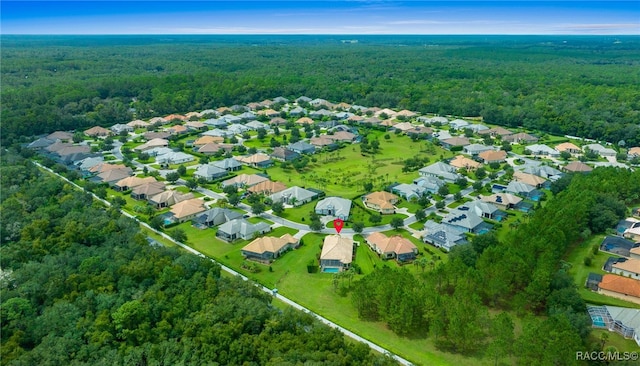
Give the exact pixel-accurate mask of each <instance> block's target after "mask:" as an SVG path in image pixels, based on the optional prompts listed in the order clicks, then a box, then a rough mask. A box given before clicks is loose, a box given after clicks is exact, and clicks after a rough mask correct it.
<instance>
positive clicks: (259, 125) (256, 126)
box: [245, 121, 269, 131]
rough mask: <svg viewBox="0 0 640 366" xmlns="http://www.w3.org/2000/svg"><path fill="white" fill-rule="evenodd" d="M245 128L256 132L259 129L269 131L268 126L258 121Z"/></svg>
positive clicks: (248, 124)
mask: <svg viewBox="0 0 640 366" xmlns="http://www.w3.org/2000/svg"><path fill="white" fill-rule="evenodd" d="M245 126H247V127H249V128H250V129H252V130H254V131H257V130H259V129H263V130H265V131H266V130H268V129H269V125H268V124H266V123H262V122H259V121H251V122H249V123H247V124H246V125H245Z"/></svg>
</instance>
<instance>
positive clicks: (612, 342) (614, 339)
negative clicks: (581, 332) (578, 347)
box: [587, 329, 638, 352]
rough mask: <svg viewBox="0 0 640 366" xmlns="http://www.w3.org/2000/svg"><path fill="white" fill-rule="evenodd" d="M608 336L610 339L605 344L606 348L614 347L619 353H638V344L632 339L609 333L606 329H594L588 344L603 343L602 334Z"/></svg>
mask: <svg viewBox="0 0 640 366" xmlns="http://www.w3.org/2000/svg"><path fill="white" fill-rule="evenodd" d="M605 333H606V334H607V335H608V336H609V339H608V340H607V341H606V342H605V344H604V348H605V349H606V348H607V347H610V346H613V347H615V348H616V349H617V350H618V352H638V344H637V343H636V342H635V341H634V340H632V339H625V338H624V337H622V336H621V335H620V334H618V333H615V332H609V331H608V330H606V329H593V330H592V331H591V334H589V340H588V342H587V344H592V343H600V342H602V338H601V336H602V334H605Z"/></svg>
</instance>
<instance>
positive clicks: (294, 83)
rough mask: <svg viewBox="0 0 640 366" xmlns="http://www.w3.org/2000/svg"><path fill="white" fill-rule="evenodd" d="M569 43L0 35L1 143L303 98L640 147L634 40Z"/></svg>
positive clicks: (540, 39)
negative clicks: (474, 119)
mask: <svg viewBox="0 0 640 366" xmlns="http://www.w3.org/2000/svg"><path fill="white" fill-rule="evenodd" d="M569 38H570V40H569V42H567V43H563V42H562V40H560V39H557V38H553V37H511V38H509V37H506V38H492V39H490V40H483V39H481V38H477V37H466V38H465V37H462V38H455V37H449V38H447V37H444V38H433V39H432V38H428V37H426V38H424V39H423V38H411V37H407V39H404V40H403V42H401V41H400V40H401V39H402V38H400V39H398V38H397V37H395V38H394V37H389V38H385V37H373V38H369V39H367V40H368V42H361V43H359V44H357V45H343V44H340V43H337V42H335V40H334V39H332V38H331V37H329V38H322V37H310V38H305V37H302V38H300V37H290V38H287V37H282V38H277V37H276V38H273V39H264V38H251V37H248V38H246V37H245V38H243V37H238V38H237V39H233V38H231V39H230V38H228V37H204V38H202V37H201V38H197V37H196V38H193V39H192V38H180V37H177V38H175V40H174V41H172V42H170V43H167V41H165V40H158V39H156V38H153V37H151V38H144V37H142V38H140V39H135V40H133V39H130V38H127V37H107V38H104V37H103V38H100V37H93V38H92V37H62V38H60V39H59V38H56V37H49V38H46V37H45V38H42V37H10V36H3V57H2V58H3V62H2V65H1V70H2V77H3V88H2V99H3V105H2V120H3V124H2V130H3V134H2V136H3V139H5V141H6V140H8V139H15V138H18V137H20V136H25V135H26V136H29V135H34V134H40V133H45V132H51V131H53V130H56V129H74V128H78V129H82V128H87V127H89V126H92V125H96V124H98V125H110V124H114V123H119V122H128V121H129V120H131V119H132V118H134V117H135V118H148V117H151V116H157V115H161V116H162V115H168V114H170V113H186V112H188V111H194V110H196V111H197V110H203V109H208V108H216V107H219V106H231V105H233V104H246V103H248V102H255V101H262V100H264V99H267V98H274V97H276V96H285V97H288V98H296V97H299V96H301V95H307V96H309V97H311V98H324V99H327V100H330V101H334V102H340V101H344V102H348V103H354V104H360V105H365V106H378V107H389V108H399V109H402V108H406V109H410V110H415V111H418V112H422V113H437V114H441V115H454V116H482V117H484V120H485V121H486V122H489V123H495V124H499V125H504V126H509V127H525V128H528V129H531V130H534V131H543V132H547V133H553V134H570V135H577V136H581V137H587V138H593V139H603V140H607V141H610V142H612V143H618V142H619V141H621V140H624V141H625V143H626V144H627V146H634V145H639V144H640V137H639V136H640V131H639V127H638V125H637V123H634V121H637V120H638V117H639V115H638V113H639V112H638V111H639V110H640V105H639V104H638V103H640V102H638V101H639V100H640V98H638V96H639V95H640V87H638V85H637V83H635V82H634V81H635V80H636V79H637V77H638V76H640V75H639V74H638V71H637V70H638V68H637V62H638V61H637V60H638V59H640V54H639V53H638V48H637V42H638V41H637V39H634V38H628V39H625V41H624V42H622V43H613V42H612V41H610V40H609V39H607V38H603V37H587V38H585V39H581V38H571V37H569ZM305 40H306V42H305ZM44 41H48V43H49V44H47V42H44ZM63 41H64V42H63ZM61 42H62V43H64V44H65V47H64V48H61V47H60V46H56V44H57V43H61ZM436 42H439V43H436ZM398 43H401V44H404V47H398ZM88 46H91V47H88ZM372 60H375V62H372ZM632 76H636V77H635V78H634V77H632ZM132 108H133V109H132Z"/></svg>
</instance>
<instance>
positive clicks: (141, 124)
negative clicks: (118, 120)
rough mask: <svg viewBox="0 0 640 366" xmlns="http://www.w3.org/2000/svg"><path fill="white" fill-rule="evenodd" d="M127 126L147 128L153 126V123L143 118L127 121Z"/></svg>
mask: <svg viewBox="0 0 640 366" xmlns="http://www.w3.org/2000/svg"><path fill="white" fill-rule="evenodd" d="M127 126H129V127H131V128H147V127H149V126H151V123H149V122H145V121H143V120H141V119H134V120H133V121H131V122H129V123H127Z"/></svg>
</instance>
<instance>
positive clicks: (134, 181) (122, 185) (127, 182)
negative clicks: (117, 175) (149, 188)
mask: <svg viewBox="0 0 640 366" xmlns="http://www.w3.org/2000/svg"><path fill="white" fill-rule="evenodd" d="M152 182H156V178H154V177H144V178H141V177H136V176H130V177H126V178H124V179H121V180H119V181H117V182H116V183H115V184H114V185H113V189H115V190H116V191H128V190H130V189H132V188H135V187H137V186H140V185H143V184H147V183H152Z"/></svg>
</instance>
